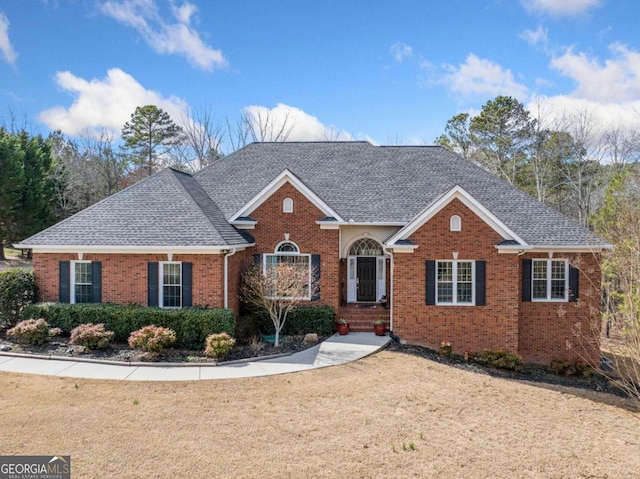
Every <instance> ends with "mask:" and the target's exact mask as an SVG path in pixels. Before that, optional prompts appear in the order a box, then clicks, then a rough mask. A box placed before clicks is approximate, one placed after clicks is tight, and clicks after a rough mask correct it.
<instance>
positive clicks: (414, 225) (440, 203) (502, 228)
mask: <svg viewBox="0 0 640 479" xmlns="http://www.w3.org/2000/svg"><path fill="white" fill-rule="evenodd" d="M456 199H457V200H459V201H460V202H461V203H462V204H463V205H465V206H466V207H467V208H469V209H470V210H471V211H472V212H473V213H474V214H475V215H476V216H478V217H479V218H480V219H481V220H482V221H484V222H485V223H486V224H487V225H488V226H490V227H491V228H492V229H493V230H494V231H495V232H496V233H498V234H499V235H500V236H502V237H503V238H504V239H505V240H513V241H516V242H517V243H518V244H520V245H523V246H524V245H526V242H525V241H524V240H523V239H522V238H520V236H519V235H518V234H517V233H515V232H514V231H513V230H512V229H511V228H509V227H508V226H507V225H506V224H504V223H503V222H502V221H501V220H500V219H499V218H498V217H496V216H495V215H494V214H493V213H492V212H491V211H489V210H488V209H487V208H485V207H484V206H483V205H482V204H481V203H480V202H479V201H478V200H476V199H475V198H474V197H473V196H471V195H470V194H469V193H468V192H467V191H465V190H464V188H462V187H460V186H459V185H456V186H454V187H453V188H451V189H450V190H449V191H448V192H446V193H445V194H443V195H442V196H440V197H439V198H437V199H436V200H435V201H434V202H433V203H431V204H430V205H429V206H428V207H426V208H425V209H424V210H422V211H421V212H420V213H419V214H418V215H416V217H415V218H414V219H413V220H411V221H410V222H409V223H408V224H407V225H406V226H404V227H403V228H401V229H400V230H399V231H398V232H397V233H396V234H395V235H393V236H392V237H391V238H389V240H388V241H387V244H388V245H395V244H398V242H399V241H403V240H407V239H408V238H409V237H410V236H411V235H412V234H413V233H415V232H416V231H417V230H418V229H419V228H421V227H422V226H423V225H424V224H425V223H427V222H428V221H429V220H430V219H431V218H433V217H434V216H435V215H436V214H437V213H439V212H440V211H441V210H442V209H443V208H444V207H445V206H447V205H448V204H449V203H451V202H452V201H453V200H456Z"/></svg>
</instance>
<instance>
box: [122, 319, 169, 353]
mask: <svg viewBox="0 0 640 479" xmlns="http://www.w3.org/2000/svg"><path fill="white" fill-rule="evenodd" d="M128 342H129V346H131V348H132V349H140V350H142V351H145V352H147V353H159V352H161V351H163V350H164V349H165V348H167V347H169V346H171V345H172V344H173V343H175V342H176V332H175V331H173V330H172V329H169V328H163V327H162V326H155V325H153V324H151V325H149V326H145V327H144V328H140V329H139V330H137V331H134V332H133V333H131V335H130V336H129V341H128Z"/></svg>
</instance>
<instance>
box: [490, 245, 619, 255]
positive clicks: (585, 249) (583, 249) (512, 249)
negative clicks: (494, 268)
mask: <svg viewBox="0 0 640 479" xmlns="http://www.w3.org/2000/svg"><path fill="white" fill-rule="evenodd" d="M496 249H497V250H498V253H504V254H516V253H598V252H600V251H602V250H611V249H613V247H612V246H611V245H606V246H500V245H496Z"/></svg>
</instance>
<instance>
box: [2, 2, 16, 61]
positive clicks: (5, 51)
mask: <svg viewBox="0 0 640 479" xmlns="http://www.w3.org/2000/svg"><path fill="white" fill-rule="evenodd" d="M0 52H2V57H3V58H4V61H5V62H7V63H9V64H10V65H15V63H16V59H17V58H18V54H17V53H16V52H15V50H14V49H13V45H11V40H10V39H9V19H8V18H7V16H6V15H5V14H4V13H3V12H0Z"/></svg>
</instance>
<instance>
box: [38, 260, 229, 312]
mask: <svg viewBox="0 0 640 479" xmlns="http://www.w3.org/2000/svg"><path fill="white" fill-rule="evenodd" d="M77 259H78V256H77V255H76V254H51V253H46V254H45V253H34V254H33V267H34V271H35V275H36V281H37V283H38V288H39V291H40V293H39V295H40V301H54V302H55V301H58V297H59V296H58V287H59V285H58V278H59V273H58V271H59V262H60V261H73V260H77ZM83 260H86V261H101V262H102V302H103V303H116V304H133V303H136V304H141V305H145V306H146V304H147V263H149V262H152V261H167V256H166V255H163V254H157V255H151V254H85V255H84V256H83ZM173 261H186V262H191V263H193V304H194V305H195V306H209V307H222V306H223V304H224V289H223V275H224V270H223V261H224V256H223V255H218V254H211V255H181V254H176V255H173Z"/></svg>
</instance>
